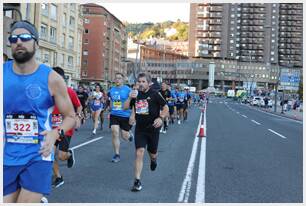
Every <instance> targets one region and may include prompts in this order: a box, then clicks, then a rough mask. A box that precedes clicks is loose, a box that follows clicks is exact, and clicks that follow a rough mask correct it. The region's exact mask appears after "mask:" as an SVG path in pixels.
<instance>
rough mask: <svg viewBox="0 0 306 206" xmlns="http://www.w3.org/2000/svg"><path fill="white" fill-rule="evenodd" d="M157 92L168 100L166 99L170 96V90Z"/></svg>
mask: <svg viewBox="0 0 306 206" xmlns="http://www.w3.org/2000/svg"><path fill="white" fill-rule="evenodd" d="M159 92H160V94H161V95H162V96H163V98H164V99H165V100H166V102H168V101H167V99H168V98H171V93H170V91H169V90H168V89H166V90H165V91H163V90H160V91H159Z"/></svg>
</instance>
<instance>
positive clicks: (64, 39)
mask: <svg viewBox="0 0 306 206" xmlns="http://www.w3.org/2000/svg"><path fill="white" fill-rule="evenodd" d="M65 41H66V35H65V34H63V35H62V38H61V45H62V47H63V48H65V45H66V42H65Z"/></svg>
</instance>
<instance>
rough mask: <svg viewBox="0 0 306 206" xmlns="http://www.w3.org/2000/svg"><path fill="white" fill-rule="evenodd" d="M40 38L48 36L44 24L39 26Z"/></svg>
mask: <svg viewBox="0 0 306 206" xmlns="http://www.w3.org/2000/svg"><path fill="white" fill-rule="evenodd" d="M40 38H42V39H44V40H47V38H48V27H47V25H45V24H42V25H41V26H40Z"/></svg>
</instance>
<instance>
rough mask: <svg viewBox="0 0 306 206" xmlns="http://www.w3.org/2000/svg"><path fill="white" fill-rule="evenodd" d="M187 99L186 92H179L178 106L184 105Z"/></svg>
mask: <svg viewBox="0 0 306 206" xmlns="http://www.w3.org/2000/svg"><path fill="white" fill-rule="evenodd" d="M186 98H187V96H186V93H185V92H178V93H177V103H178V104H183V103H184V101H185V99H186Z"/></svg>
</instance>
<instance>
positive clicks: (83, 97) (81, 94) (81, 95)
mask: <svg viewBox="0 0 306 206" xmlns="http://www.w3.org/2000/svg"><path fill="white" fill-rule="evenodd" d="M77 95H78V98H79V100H80V102H81V105H82V106H83V107H84V106H85V102H86V101H87V99H88V94H87V93H86V92H79V91H78V92H77Z"/></svg>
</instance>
